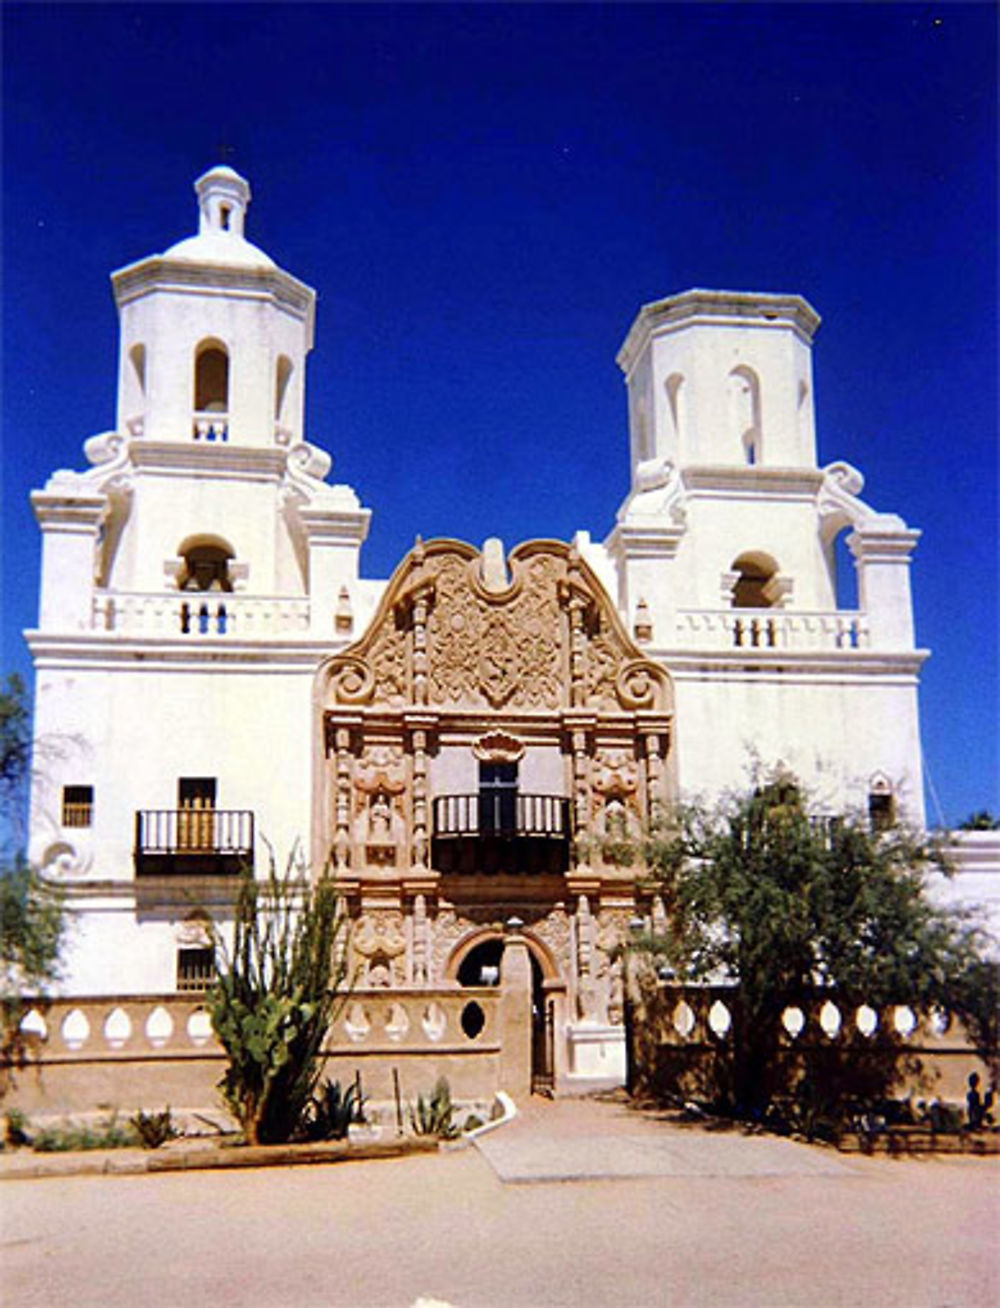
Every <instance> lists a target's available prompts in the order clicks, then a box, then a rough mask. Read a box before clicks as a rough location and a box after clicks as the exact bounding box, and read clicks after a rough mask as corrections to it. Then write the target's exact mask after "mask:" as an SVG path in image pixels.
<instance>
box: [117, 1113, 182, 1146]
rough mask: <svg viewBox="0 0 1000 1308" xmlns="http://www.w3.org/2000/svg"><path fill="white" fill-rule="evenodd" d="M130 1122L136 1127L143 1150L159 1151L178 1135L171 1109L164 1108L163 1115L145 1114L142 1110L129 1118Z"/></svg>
mask: <svg viewBox="0 0 1000 1308" xmlns="http://www.w3.org/2000/svg"><path fill="white" fill-rule="evenodd" d="M129 1122H130V1123H131V1124H132V1126H133V1127H134V1129H135V1133H136V1135H138V1137H139V1140H140V1142H141V1144H142V1147H143V1149H159V1147H160V1145H162V1144H166V1142H167V1141H168V1140H173V1139H174V1137H175V1136H176V1135H177V1134H178V1131H177V1128H176V1127H175V1126H174V1124H173V1121H172V1119H171V1116H170V1108H169V1107H167V1108H164V1110H163V1112H162V1113H144V1112H143V1111H142V1109H141V1108H140V1109H138V1110H137V1111H136V1112H135V1114H134V1115H133V1116H132V1117H130V1118H129Z"/></svg>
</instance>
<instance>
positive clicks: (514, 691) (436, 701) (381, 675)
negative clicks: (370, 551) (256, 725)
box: [321, 540, 672, 713]
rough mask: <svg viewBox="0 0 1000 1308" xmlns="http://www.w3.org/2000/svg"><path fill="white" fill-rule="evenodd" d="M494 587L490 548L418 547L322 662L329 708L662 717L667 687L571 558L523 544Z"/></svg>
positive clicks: (561, 548) (590, 576)
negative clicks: (351, 637)
mask: <svg viewBox="0 0 1000 1308" xmlns="http://www.w3.org/2000/svg"><path fill="white" fill-rule="evenodd" d="M507 564H508V567H509V577H506V578H504V581H505V583H506V584H503V585H498V584H497V577H498V570H497V569H498V565H497V558H496V546H493V548H492V550H491V553H490V557H489V559H488V561H487V563H486V570H485V572H484V558H483V556H482V555H481V554H480V552H479V551H478V550H476V549H475V548H473V547H472V546H471V545H467V544H465V543H464V542H461V541H452V540H436V541H430V542H428V543H427V544H422V543H418V545H417V546H416V547H415V548H414V549H413V550H412V551H411V552H410V554H409V555H408V556H407V557H406V558H405V559H404V560H403V562H402V563H401V564H400V566H399V568H397V570H396V572H395V574H394V575H393V577H392V580H391V581H390V583H389V585H388V587H387V589H386V592H385V595H384V596H383V599H382V602H381V604H380V606H379V609H378V611H377V613H376V614H375V617H374V619H373V621H372V624H371V626H370V628H369V630H368V631H367V632H366V634H365V635H364V636H363V637H362V639H361V640H359V641H357V642H356V643H355V644H354V645H352V646H351V647H350V648H349V649H348V650H346V651H345V652H344V653H343V654H340V655H337V656H335V657H334V658H332V659H330V660H329V661H328V662H327V663H326V664H325V665H324V666H323V669H322V670H321V675H322V676H323V677H324V678H325V689H324V696H323V697H324V702H325V707H327V708H330V709H333V708H336V707H337V706H343V707H345V708H346V707H356V706H362V705H365V706H372V707H376V708H380V709H390V710H391V709H404V708H408V707H427V708H432V709H454V708H460V709H466V710H473V711H474V710H482V711H486V712H489V711H494V712H499V711H502V710H505V709H510V710H519V711H531V710H548V711H556V710H560V709H569V708H574V709H581V708H588V709H592V710H594V711H597V712H602V713H620V712H634V711H637V710H656V711H668V710H669V709H670V708H671V707H672V695H671V686H670V678H669V677H668V675H667V673H666V672H665V670H664V669H663V668H662V667H660V666H659V665H658V664H655V663H653V662H651V661H650V660H649V659H647V658H644V657H643V654H642V651H641V650H640V649H639V648H638V647H637V646H636V645H635V644H634V642H633V641H632V640H631V639H630V637H629V636H628V634H627V632H626V630H625V628H624V626H623V625H622V622H621V619H620V618H619V616H618V613H617V611H616V610H615V608H614V605H613V604H612V603H611V600H610V598H609V597H608V595H607V592H606V591H605V590H604V588H603V586H602V585H601V583H600V581H599V580H598V579H597V577H596V576H595V574H594V573H593V571H592V570H591V569H590V568H589V567H588V566H587V564H586V563H585V562H584V561H583V559H582V558H581V557H580V555H579V554H578V553H577V551H576V550H575V549H574V548H573V547H572V546H570V545H566V544H564V543H563V542H561V541H528V542H526V543H524V544H522V545H519V546H517V547H516V548H515V549H514V550H512V551H511V553H510V554H509V556H508V559H507Z"/></svg>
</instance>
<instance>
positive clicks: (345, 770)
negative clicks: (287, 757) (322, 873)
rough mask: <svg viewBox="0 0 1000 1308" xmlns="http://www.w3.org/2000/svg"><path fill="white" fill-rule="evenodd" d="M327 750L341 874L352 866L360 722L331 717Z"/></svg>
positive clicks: (335, 862)
mask: <svg viewBox="0 0 1000 1308" xmlns="http://www.w3.org/2000/svg"><path fill="white" fill-rule="evenodd" d="M327 723H328V725H327V749H328V751H331V752H332V755H333V795H332V799H333V866H335V869H336V872H337V875H339V876H340V875H342V874H344V872H346V870H348V869H349V867H350V848H352V840H350V799H352V789H353V786H352V781H353V778H352V763H350V751H352V743H353V738H354V730H356V727H357V722H354V721H352V722H345V721H344V719H342V718H341V719H333V721H331V719H329V718H328V719H327Z"/></svg>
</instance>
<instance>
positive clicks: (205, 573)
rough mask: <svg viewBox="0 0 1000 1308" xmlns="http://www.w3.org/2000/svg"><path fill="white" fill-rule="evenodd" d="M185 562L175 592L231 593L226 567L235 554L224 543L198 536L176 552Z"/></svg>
mask: <svg viewBox="0 0 1000 1308" xmlns="http://www.w3.org/2000/svg"><path fill="white" fill-rule="evenodd" d="M178 554H179V555H180V557H181V558H182V559H183V560H184V567H183V568H182V570H181V572H180V574H179V576H178V578H177V588H178V590H198V591H206V590H207V591H220V590H221V591H227V592H229V591H231V590H232V589H233V581H232V577H231V576H230V572H229V564H230V562H231V560H232V559H233V558H235V554H234V552H233V550H232V548H231V547H230V546H229V545H227V544H226V542H225V541H223V540H219V539H217V538H214V537H212V538H208V537H201V538H200V539H197V538H196V539H194V540H192V541H185V542H184V544H183V545H182V546H181V547H180V550H179V551H178Z"/></svg>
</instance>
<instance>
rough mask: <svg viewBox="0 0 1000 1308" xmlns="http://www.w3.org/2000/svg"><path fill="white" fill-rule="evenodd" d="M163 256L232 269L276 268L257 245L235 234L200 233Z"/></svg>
mask: <svg viewBox="0 0 1000 1308" xmlns="http://www.w3.org/2000/svg"><path fill="white" fill-rule="evenodd" d="M163 257H164V258H165V259H179V260H182V261H183V262H184V263H210V264H227V265H229V266H230V267H235V268H276V267H277V264H276V263H275V262H274V260H273V259H272V258H271V256H270V255H269V254H265V253H264V251H263V250H262V249H260V247H259V246H256V245H253V244H252V243H251V242H250V241H247V240H245V239H244V238H243V237H242V236H237V234H236V233H235V232H224V231H211V230H210V231H204V232H199V233H198V235H197V236H188V237H187V238H186V239H185V240H183V241H178V242H177V244H176V245H172V246H171V247H170V249H169V250H167V251H166V252H165V253H164V255H163Z"/></svg>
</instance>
